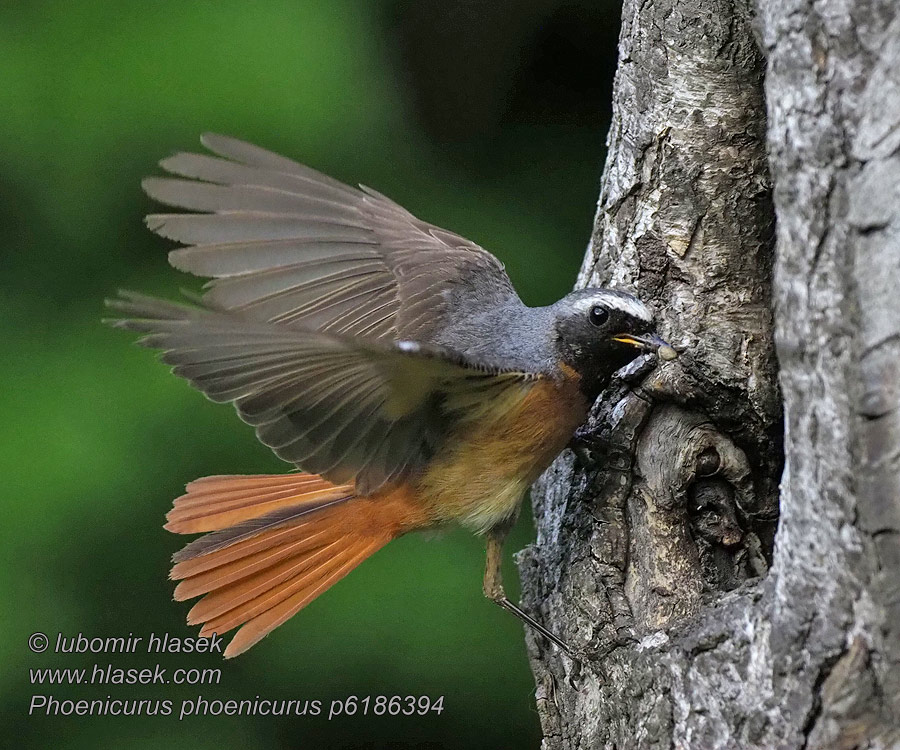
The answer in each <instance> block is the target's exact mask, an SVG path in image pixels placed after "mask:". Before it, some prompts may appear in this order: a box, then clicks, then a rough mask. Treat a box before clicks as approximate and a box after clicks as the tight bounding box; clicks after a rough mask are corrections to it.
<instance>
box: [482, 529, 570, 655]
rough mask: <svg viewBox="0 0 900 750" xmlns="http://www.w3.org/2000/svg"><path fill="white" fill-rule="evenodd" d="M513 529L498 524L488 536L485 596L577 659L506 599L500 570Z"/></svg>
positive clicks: (551, 635) (545, 629) (550, 634)
mask: <svg viewBox="0 0 900 750" xmlns="http://www.w3.org/2000/svg"><path fill="white" fill-rule="evenodd" d="M511 527H512V524H511V523H502V524H498V525H497V526H495V527H494V528H492V529H491V530H490V531H489V532H488V534H487V556H486V562H485V567H484V595H485V596H486V597H487V598H488V599H490V600H491V601H492V602H494V603H495V604H498V605H499V606H501V607H502V608H503V609H505V610H507V611H509V612H512V613H513V614H514V615H515V616H516V617H518V618H519V619H520V620H521V621H522V622H524V623H525V624H526V625H528V626H529V627H531V628H533V629H534V630H536V631H537V632H538V633H540V634H541V635H542V636H544V638H546V639H547V640H548V641H550V642H551V643H553V644H555V645H556V646H558V647H559V648H560V649H561V650H562V651H564V652H565V653H567V654H568V655H569V656H571V657H572V658H575V657H574V655H573V653H572V650H571V649H570V648H569V646H568V645H567V644H566V642H565V641H563V640H562V639H561V638H559V637H558V636H556V635H554V634H553V633H551V632H550V631H549V630H547V628H545V627H544V626H543V625H541V624H540V623H539V622H538V621H537V620H535V619H534V618H533V617H531V616H530V615H527V614H525V612H523V611H522V610H521V609H520V608H519V607H518V606H516V605H515V604H513V603H512V602H511V601H510V600H509V599H508V598H507V597H506V592H505V591H504V590H503V574H502V572H501V570H500V564H501V562H502V560H503V556H502V552H503V542H504V540H505V539H506V535H507V534H509V530H510V528H511Z"/></svg>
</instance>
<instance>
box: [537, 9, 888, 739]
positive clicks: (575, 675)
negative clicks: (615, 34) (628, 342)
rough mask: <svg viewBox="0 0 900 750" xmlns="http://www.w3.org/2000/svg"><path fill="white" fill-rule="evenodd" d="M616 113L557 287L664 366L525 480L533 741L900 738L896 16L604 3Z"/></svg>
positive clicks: (622, 382)
mask: <svg viewBox="0 0 900 750" xmlns="http://www.w3.org/2000/svg"><path fill="white" fill-rule="evenodd" d="M895 16H896V17H895ZM764 75H765V78H764ZM613 108H614V118H613V124H612V129H611V132H610V137H609V149H610V150H609V157H608V162H607V165H606V171H605V175H604V181H603V189H602V193H601V196H600V202H599V207H598V213H597V218H596V222H595V230H594V235H593V237H592V242H591V246H590V248H589V250H588V254H587V258H586V261H585V267H584V269H583V271H582V274H581V276H580V278H579V284H580V285H582V286H584V285H598V284H599V285H611V286H615V287H619V288H624V289H628V290H630V291H634V292H636V293H638V294H639V295H640V296H641V297H642V298H643V299H644V300H646V301H647V302H648V303H649V304H651V306H653V307H655V308H656V310H657V312H658V316H659V318H660V321H661V333H663V334H664V335H667V336H668V337H669V338H670V339H671V340H672V341H673V343H675V344H676V346H679V348H680V347H684V348H685V353H684V354H683V356H682V357H680V358H679V359H678V360H675V361H674V362H670V363H665V364H662V365H660V366H658V367H656V368H655V369H654V368H653V365H654V363H653V362H638V363H636V364H635V365H634V366H633V367H632V368H631V371H630V372H627V373H624V374H623V376H622V377H621V378H620V379H619V380H617V381H616V382H615V383H614V384H613V385H612V386H611V387H610V389H608V391H607V392H606V393H605V394H604V396H603V397H602V398H601V400H600V402H598V405H597V406H596V407H595V409H594V412H593V414H592V417H591V420H590V423H589V424H588V425H587V426H586V428H585V429H584V430H583V432H582V433H581V434H580V436H579V440H578V442H577V446H576V450H575V451H574V452H567V453H566V454H565V455H564V456H563V457H561V458H560V460H559V461H557V462H556V464H555V465H554V466H553V467H552V468H551V470H550V471H549V472H548V473H547V474H546V475H545V477H544V478H543V479H542V480H541V482H540V483H539V484H538V486H537V487H536V488H535V491H534V493H533V496H534V507H535V517H536V522H537V526H538V537H537V542H536V543H535V545H534V546H533V547H531V548H529V549H528V550H526V551H525V552H524V553H522V555H521V556H520V558H519V562H520V570H521V574H522V578H523V588H524V599H525V603H526V605H527V606H529V607H530V608H531V609H532V610H534V611H536V612H538V613H539V615H540V617H541V618H542V619H543V621H544V622H546V623H547V624H548V625H549V626H550V627H551V628H552V629H554V630H555V631H556V632H558V633H559V634H560V635H562V636H563V638H565V639H566V640H567V641H568V642H569V643H570V644H571V645H572V646H573V647H575V648H576V649H578V650H579V651H581V653H582V654H583V658H582V660H581V662H580V663H579V662H574V661H572V660H570V659H568V658H567V657H565V656H562V655H561V654H560V653H559V652H558V651H556V650H555V649H553V648H552V647H551V646H549V645H548V644H546V643H544V642H542V641H540V640H537V639H534V638H532V637H530V636H529V645H530V649H531V656H532V665H533V668H534V671H535V676H536V679H537V685H538V690H537V700H538V708H539V711H540V714H541V720H542V723H543V727H544V733H545V742H544V745H545V748H547V750H549V749H550V748H566V750H568V749H569V748H657V747H658V748H697V749H703V750H706V749H707V748H857V747H858V748H865V747H871V748H879V747H885V748H887V747H894V746H900V729H898V718H897V717H900V14H898V11H897V9H896V8H895V2H894V0H757V4H756V6H755V7H752V8H751V7H749V5H747V6H745V5H742V4H740V3H735V2H727V1H726V0H704V1H703V2H701V1H700V0H643V1H642V2H638V1H637V0H626V2H625V4H624V9H623V27H622V33H621V39H620V48H619V69H618V73H617V77H616V86H615V93H614V102H613ZM767 147H768V158H767ZM770 173H771V178H770ZM772 185H774V192H773V191H772V190H771V186H772ZM776 217H777V231H774V228H775V219H776ZM773 259H774V262H775V268H774V276H773V269H772V262H773ZM773 310H774V320H773V315H772V311H773ZM773 326H774V330H773ZM773 341H774V344H775V347H774V349H773ZM776 349H777V354H778V365H779V366H780V372H779V373H777V374H776V362H775V357H774V351H775V350H776ZM776 379H777V381H778V382H780V386H781V392H782V393H781V394H779V392H778V390H777V388H776ZM782 395H783V404H784V421H783V423H782V419H781V413H780V409H781V403H782ZM782 435H784V445H783V450H782V439H781V436H782ZM782 469H783V474H782ZM779 480H780V483H781V484H780V488H779ZM779 507H780V519H777V516H778V508H779ZM776 519H777V521H778V529H777V534H775V533H774V528H775V521H776ZM773 536H774V545H773Z"/></svg>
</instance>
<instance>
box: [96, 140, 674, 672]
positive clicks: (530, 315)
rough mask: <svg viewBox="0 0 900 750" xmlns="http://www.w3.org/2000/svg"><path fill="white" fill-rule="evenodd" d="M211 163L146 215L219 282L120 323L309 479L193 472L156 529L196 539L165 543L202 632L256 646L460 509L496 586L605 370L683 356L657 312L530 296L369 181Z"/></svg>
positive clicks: (185, 156)
mask: <svg viewBox="0 0 900 750" xmlns="http://www.w3.org/2000/svg"><path fill="white" fill-rule="evenodd" d="M201 140H202V143H203V144H204V145H205V146H206V147H207V148H208V149H209V150H210V151H212V152H213V153H215V154H217V156H210V155H206V154H193V153H179V154H176V155H175V156H172V157H170V158H168V159H165V160H163V161H162V162H161V166H162V167H163V169H164V170H166V171H167V172H169V173H171V174H174V175H178V176H179V178H168V177H166V178H164V177H151V178H148V179H146V180H145V181H144V183H143V186H144V189H145V190H146V191H147V193H148V194H149V195H150V196H151V197H153V198H155V199H157V200H159V201H160V202H162V203H165V204H167V205H170V206H174V207H176V208H179V209H185V210H187V211H194V212H196V213H168V214H154V215H151V216H148V217H147V225H148V226H149V227H150V229H152V230H153V231H154V232H156V233H157V234H160V235H162V236H163V237H167V238H170V239H172V240H176V241H178V242H179V243H181V244H183V245H186V247H180V248H178V249H175V250H173V251H172V252H170V253H169V261H170V263H171V264H172V265H173V266H174V267H175V268H177V269H179V270H182V271H187V272H189V273H192V274H196V275H198V276H203V277H207V278H210V279H212V280H211V281H209V282H208V283H207V285H206V286H205V287H204V289H205V292H204V294H203V296H202V298H200V299H199V300H198V301H197V303H196V304H187V305H183V304H176V303H172V302H167V301H162V300H157V299H153V298H149V297H145V296H141V295H137V294H134V293H131V292H122V293H121V296H120V298H119V299H116V300H110V301H108V303H107V304H108V305H110V306H111V307H112V308H114V309H115V310H117V311H118V312H119V313H121V314H122V315H123V316H124V318H123V319H118V320H116V321H114V325H116V326H119V327H121V328H126V329H128V330H131V331H138V332H140V333H142V334H144V335H143V337H142V338H141V339H140V342H141V343H142V344H144V345H146V346H149V347H155V348H158V349H161V350H162V352H163V353H162V355H161V358H162V360H163V361H164V362H166V363H168V364H170V365H173V367H174V372H175V373H176V374H177V375H180V376H182V377H184V378H186V379H187V380H189V381H190V382H191V384H193V385H194V386H195V387H196V388H199V389H200V390H201V391H203V393H205V394H206V395H207V396H208V397H209V398H210V399H212V400H213V401H220V402H231V403H233V404H234V406H235V407H236V409H237V411H238V414H239V415H240V417H241V419H243V420H244V421H245V422H248V423H250V424H251V425H253V426H254V427H255V428H256V434H257V436H258V438H259V439H260V440H261V441H262V442H263V443H265V444H266V445H267V446H269V447H270V448H272V450H273V451H274V452H275V453H276V455H278V456H279V457H280V458H282V459H284V460H285V461H287V462H288V463H291V464H294V465H295V466H296V467H297V468H298V469H299V470H300V471H301V472H302V473H287V474H279V475H260V476H210V477H204V478H202V479H197V480H196V481H193V482H191V483H190V484H188V485H187V488H186V489H187V492H186V494H184V495H182V496H181V497H179V498H178V499H177V500H175V503H174V507H173V508H172V510H171V511H169V514H168V516H167V519H168V523H167V524H166V528H167V529H169V530H170V531H173V532H176V533H179V534H193V533H199V532H207V533H205V535H204V536H201V537H200V538H198V539H196V540H194V541H193V542H191V543H190V544H188V545H187V546H186V547H184V549H182V550H181V551H180V552H178V553H177V554H176V555H175V556H174V558H173V559H174V562H175V565H174V567H173V568H172V572H171V578H173V579H175V580H178V581H180V583H179V584H178V586H177V587H176V589H175V599H177V600H183V599H190V598H192V597H196V596H201V595H202V596H203V598H202V599H200V601H199V602H197V603H196V604H195V605H194V607H193V608H192V609H191V610H190V612H189V613H188V622H189V623H191V624H194V623H202V624H203V627H202V629H201V631H200V635H209V634H211V633H224V632H227V631H230V630H232V629H234V628H237V627H240V630H238V631H237V633H236V634H235V636H234V637H233V638H232V640H231V642H230V643H229V645H228V647H227V649H226V651H225V655H226V656H228V657H231V656H235V655H237V654H240V653H241V652H243V651H246V650H247V649H248V648H250V647H251V646H252V645H253V644H255V643H256V642H257V641H259V640H260V639H261V638H263V637H264V636H265V635H266V634H268V633H269V632H270V631H271V630H273V629H274V628H276V627H278V626H279V625H281V624H282V623H283V622H285V621H286V620H287V619H288V618H290V617H291V616H293V615H294V614H295V613H296V612H298V611H299V610H300V609H302V608H303V607H304V606H306V605H307V604H308V603H309V602H311V601H312V600H313V599H315V598H316V597H317V596H318V595H319V594H321V593H322V592H323V591H325V590H326V589H327V588H329V587H330V586H331V585H332V584H334V583H335V582H336V581H337V580H339V579H340V578H342V577H343V576H344V575H346V574H347V573H348V572H350V571H351V570H352V569H353V568H355V567H356V566H357V565H359V564H360V563H361V562H362V561H363V560H365V559H366V558H367V557H369V556H370V555H371V554H373V553H374V552H375V551H376V550H378V549H380V548H381V547H383V546H384V545H385V544H387V543H388V542H389V541H391V540H392V539H395V538H396V537H398V536H400V535H402V534H405V533H407V532H410V531H415V530H417V529H426V528H432V527H436V526H441V525H443V524H446V523H449V522H458V523H461V524H463V525H464V526H466V527H468V528H470V529H472V530H473V531H475V532H477V533H479V534H485V535H486V536H487V564H486V569H485V574H484V593H485V595H486V596H487V597H489V598H490V599H492V600H493V601H494V602H496V603H498V604H500V605H501V606H502V607H504V608H506V609H508V610H510V611H512V612H513V613H515V614H516V615H517V616H518V617H520V618H521V619H523V620H524V621H525V622H526V623H528V624H529V625H530V626H531V627H533V628H535V629H536V630H537V631H538V632H540V633H542V634H543V635H544V636H546V637H547V638H548V639H550V640H551V641H552V642H554V643H555V644H557V645H558V646H559V647H561V648H563V649H565V648H566V646H565V644H564V643H563V642H562V641H561V640H560V639H559V638H557V637H556V636H555V635H554V634H553V633H551V632H549V631H548V630H547V629H546V628H544V627H543V626H542V625H540V623H538V622H536V621H535V620H534V619H533V618H532V617H530V616H529V615H527V614H526V613H525V612H523V611H522V610H521V609H519V607H517V606H516V605H515V604H513V603H512V602H511V601H510V600H509V599H507V597H506V595H505V593H504V590H503V584H502V580H501V576H500V560H501V549H502V544H503V540H504V538H505V536H506V534H507V532H508V530H509V528H510V526H511V525H512V523H513V522H514V521H515V518H516V516H517V515H518V510H519V506H520V504H521V502H522V498H523V496H524V495H525V493H526V491H527V490H528V487H529V486H530V485H531V484H532V482H534V480H535V479H537V477H538V476H539V475H540V474H541V472H543V471H544V469H546V468H547V466H549V464H550V462H551V461H552V460H553V459H554V458H555V457H556V455H557V454H559V453H560V452H561V451H562V450H563V449H564V448H565V447H566V445H567V444H568V442H569V441H570V439H571V438H572V436H573V433H574V431H575V429H576V428H577V427H578V426H579V425H581V424H582V423H583V421H584V420H585V418H586V416H587V413H588V410H589V409H590V407H591V405H592V403H593V402H594V400H595V399H596V398H597V396H598V395H599V394H600V392H601V390H602V389H603V388H604V387H605V386H606V385H607V384H608V383H609V381H610V379H611V377H612V375H613V373H615V371H616V370H618V369H620V368H621V367H623V366H624V365H626V364H627V363H628V362H630V361H631V360H633V359H634V358H635V357H637V356H638V355H639V354H640V353H641V352H642V351H650V350H658V351H659V355H660V356H661V357H663V358H671V357H674V356H675V352H674V350H673V349H672V348H671V347H670V346H669V345H668V344H666V343H665V341H663V340H662V339H661V338H659V336H657V335H656V334H655V333H653V329H652V317H651V314H650V311H649V310H648V308H647V307H646V306H645V305H644V304H643V303H642V302H640V301H639V300H638V299H636V298H635V297H633V296H631V295H629V294H625V293H623V292H619V291H612V290H608V289H584V290H581V291H577V292H573V293H571V294H569V295H567V296H566V297H564V298H563V299H561V300H560V301H559V302H556V303H555V304H553V305H550V306H548V307H527V306H526V305H525V304H524V303H523V302H522V301H521V300H520V299H519V297H518V295H517V294H516V292H515V289H514V288H513V286H512V283H511V282H510V280H509V277H508V276H507V275H506V272H505V271H504V269H503V265H502V264H501V263H500V262H499V261H498V260H497V259H496V258H495V257H494V256H493V255H491V254H490V253H489V252H487V251H486V250H484V249H483V248H481V247H479V246H478V245H476V244H475V243H473V242H470V241H469V240H466V239H464V238H462V237H460V236H458V235H456V234H453V233H452V232H448V231H447V230H444V229H440V228H438V227H436V226H433V225H431V224H428V223H426V222H424V221H420V220H419V219H417V218H416V217H414V216H413V215H412V214H410V213H409V212H407V211H406V210H404V209H403V208H401V207H400V206H398V205H397V204H396V203H394V202H393V201H391V200H389V199H388V198H386V197H385V196H383V195H381V194H380V193H377V192H375V191H374V190H370V189H369V188H366V187H362V186H361V187H360V189H359V190H357V189H355V188H351V187H348V186H347V185H344V184H342V183H340V182H338V181H336V180H334V179H332V178H330V177H327V176H325V175H323V174H320V173H319V172H316V171H314V170H312V169H310V168H309V167H306V166H303V165H301V164H299V163H297V162H294V161H292V160H290V159H287V158H284V157H282V156H278V155H277V154H274V153H271V152H269V151H266V150H264V149H261V148H259V147H257V146H253V145H251V144H249V143H245V142H243V141H238V140H235V139H232V138H227V137H224V136H220V135H210V134H208V135H205V136H203V138H202V139H201Z"/></svg>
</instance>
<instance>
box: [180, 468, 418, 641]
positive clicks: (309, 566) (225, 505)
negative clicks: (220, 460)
mask: <svg viewBox="0 0 900 750" xmlns="http://www.w3.org/2000/svg"><path fill="white" fill-rule="evenodd" d="M167 518H168V523H167V524H166V528H167V529H169V530H170V531H174V532H176V533H179V534H190V533H195V532H199V531H212V532H214V533H212V534H207V535H206V536H202V537H200V538H199V539H197V540H195V541H193V542H191V543H190V544H189V545H187V547H185V548H184V549H183V550H181V551H180V552H178V553H177V554H176V555H175V557H174V558H173V559H174V561H175V566H174V567H173V568H172V572H171V574H170V577H171V578H173V579H175V580H179V581H181V582H180V583H179V584H178V586H177V587H176V588H175V598H176V599H177V600H183V599H190V598H192V597H195V596H200V595H204V596H203V598H202V599H201V600H200V601H199V602H197V603H196V604H195V605H194V607H193V608H192V609H191V611H190V612H189V613H188V622H189V623H190V624H197V623H203V627H202V629H201V630H200V635H201V636H206V635H211V634H212V633H225V632H227V631H229V630H232V629H234V628H236V627H238V626H242V627H241V629H240V630H239V631H238V632H237V633H236V634H235V636H234V638H232V640H231V642H230V643H229V644H228V647H227V648H226V649H225V656H226V657H232V656H237V655H238V654H240V653H243V652H244V651H246V650H247V649H248V648H250V647H251V646H252V645H253V644H255V643H256V642H257V641H259V640H260V639H261V638H263V637H264V636H266V635H267V634H268V633H270V632H271V631H272V630H274V629H275V628H277V627H278V626H279V625H281V624H282V623H283V622H285V621H286V620H288V619H289V618H290V617H292V616H293V615H295V614H296V613H297V612H299V611H300V610H301V609H302V608H303V607H305V606H306V605H307V604H309V603H310V602H311V601H312V600H313V599H315V598H316V597H317V596H318V595H319V594H321V593H322V592H323V591H325V590H326V589H328V588H329V587H330V586H331V585H332V584H334V583H336V582H337V581H338V580H340V579H341V578H343V577H344V576H345V575H347V573H349V572H350V571H351V570H353V568H355V567H356V566H357V565H359V564H360V563H361V562H362V561H363V560H365V559H366V558H367V557H369V556H370V555H372V554H373V553H374V552H376V551H377V550H379V549H381V548H382V547H383V546H384V545H385V544H387V543H388V542H389V541H391V539H393V538H395V537H396V536H399V535H400V534H403V533H404V532H406V531H409V530H410V529H412V528H415V527H416V526H421V525H424V524H425V523H426V521H425V519H424V518H423V517H422V511H421V509H420V507H419V506H418V505H417V504H416V503H415V502H414V501H413V498H412V496H411V494H410V493H409V492H408V491H405V490H404V489H402V488H394V489H392V490H388V491H384V492H379V493H376V494H374V495H371V496H368V497H356V496H355V495H354V487H353V485H352V484H343V485H334V484H331V483H330V482H327V481H325V480H324V479H322V478H321V477H318V476H314V475H311V474H278V475H260V476H213V477H204V478H203V479H198V480H196V481H194V482H191V483H190V484H189V485H188V486H187V494H185V495H183V496H181V497H179V498H178V499H177V500H176V501H175V506H174V508H173V509H172V510H171V511H170V512H169V514H168V516H167Z"/></svg>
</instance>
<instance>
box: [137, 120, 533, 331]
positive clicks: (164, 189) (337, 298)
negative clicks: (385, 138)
mask: <svg viewBox="0 0 900 750" xmlns="http://www.w3.org/2000/svg"><path fill="white" fill-rule="evenodd" d="M201 141H202V142H203V144H204V145H206V146H207V148H209V149H210V150H211V151H213V152H214V153H216V154H218V156H208V155H204V154H190V153H180V154H176V155H175V156H172V157H169V158H168V159H164V160H163V161H162V162H161V166H162V167H163V169H165V170H166V171H167V172H169V173H170V174H174V175H177V177H176V178H164V177H157V178H148V179H147V180H145V182H144V188H145V190H146V191H147V193H148V194H150V195H151V196H152V197H154V198H156V199H158V200H159V201H160V202H162V203H166V204H168V205H171V206H174V207H176V208H180V209H186V210H188V211H200V212H202V213H193V214H177V213H176V214H154V215H151V216H149V217H147V223H148V226H149V227H150V228H151V229H152V230H153V231H155V232H157V233H158V234H161V235H163V236H164V237H168V238H170V239H173V240H176V241H178V242H181V243H183V244H186V245H189V247H185V248H179V249H176V250H174V251H172V252H171V253H170V262H171V263H172V265H173V266H175V267H176V268H178V269H180V270H183V271H187V272H190V273H194V274H197V275H200V276H205V277H208V278H211V279H213V281H212V282H211V283H210V284H209V285H208V287H207V291H206V293H205V296H204V298H203V299H204V303H205V304H206V305H208V306H209V307H215V308H217V309H221V310H229V311H235V312H239V313H240V314H241V315H242V316H244V317H246V318H249V319H252V320H257V321H263V322H271V323H277V324H279V325H282V326H285V327H291V328H313V329H316V330H321V331H329V332H333V333H338V334H343V335H352V336H362V337H366V338H369V339H407V338H408V339H416V340H418V341H423V342H426V343H427V342H433V341H434V340H435V338H436V335H437V333H438V332H439V331H441V330H442V329H443V328H445V327H446V324H447V322H448V316H451V315H452V314H453V312H454V311H455V310H456V309H458V306H460V305H462V306H465V305H466V304H467V303H477V304H480V305H484V304H499V303H503V302H506V301H508V300H510V299H514V298H516V294H515V291H514V290H513V288H512V285H511V283H510V281H509V278H508V277H507V275H506V272H505V271H504V269H503V266H502V264H501V263H500V262H499V261H498V260H497V259H496V258H495V257H494V256H493V255H491V254H490V253H488V252H487V251H486V250H484V249H482V248H481V247H479V246H478V245H476V244H475V243H473V242H470V241H469V240H466V239H464V238H462V237H460V236H458V235H456V234H454V233H452V232H449V231H447V230H444V229H440V228H438V227H435V226H433V225H431V224H428V223H426V222H423V221H420V220H419V219H417V218H416V217H415V216H413V215H412V214H411V213H409V212H408V211H406V210H405V209H404V208H402V207H401V206H399V205H397V204H396V203H394V202H393V201H391V200H390V199H389V198H387V197H385V196H384V195H382V194H381V193H378V192H376V191H375V190H372V189H370V188H366V187H363V188H362V189H361V190H357V189H355V188H351V187H349V186H347V185H344V184H342V183H340V182H338V181H337V180H334V179H332V178H330V177H327V176H326V175H323V174H321V173H319V172H317V171H315V170H313V169H310V168H309V167H306V166H304V165H302V164H299V163H297V162H295V161H293V160H291V159H287V158H285V157H283V156H280V155H278V154H274V153H272V152H270V151H266V150H265V149H262V148H259V147H258V146H254V145H252V144H249V143H246V142H243V141H239V140H236V139H234V138H228V137H226V136H220V135H214V134H205V135H204V136H203V137H202V138H201ZM461 282H465V283H461Z"/></svg>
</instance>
